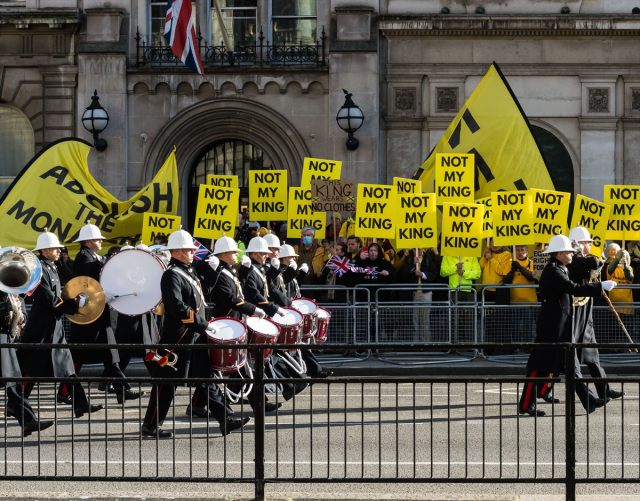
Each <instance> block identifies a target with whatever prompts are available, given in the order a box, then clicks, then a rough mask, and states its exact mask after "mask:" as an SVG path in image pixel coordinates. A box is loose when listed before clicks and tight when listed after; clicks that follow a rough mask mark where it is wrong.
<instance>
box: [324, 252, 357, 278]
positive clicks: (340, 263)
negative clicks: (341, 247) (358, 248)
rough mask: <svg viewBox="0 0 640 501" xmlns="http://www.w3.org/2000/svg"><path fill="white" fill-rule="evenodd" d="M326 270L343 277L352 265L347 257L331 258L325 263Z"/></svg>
mask: <svg viewBox="0 0 640 501" xmlns="http://www.w3.org/2000/svg"><path fill="white" fill-rule="evenodd" d="M327 268H329V269H330V270H331V271H333V272H334V273H335V274H336V275H337V276H339V277H341V276H343V275H344V274H345V273H346V272H347V271H350V270H351V269H353V264H351V262H350V261H349V258H348V257H340V256H332V257H331V259H329V262H328V263H327Z"/></svg>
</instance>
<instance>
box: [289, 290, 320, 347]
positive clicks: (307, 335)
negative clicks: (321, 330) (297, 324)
mask: <svg viewBox="0 0 640 501" xmlns="http://www.w3.org/2000/svg"><path fill="white" fill-rule="evenodd" d="M291 302H292V303H294V304H295V305H296V309H297V310H298V311H299V312H300V313H301V314H302V317H303V318H304V327H303V332H302V339H303V340H304V341H306V340H307V339H313V338H314V337H315V335H316V329H317V328H318V325H317V321H318V303H316V302H315V301H312V300H311V299H306V298H303V297H299V298H296V299H293V300H291Z"/></svg>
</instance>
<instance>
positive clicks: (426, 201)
mask: <svg viewBox="0 0 640 501" xmlns="http://www.w3.org/2000/svg"><path fill="white" fill-rule="evenodd" d="M396 246H397V247H396V248H398V249H414V248H417V247H423V248H424V247H437V246H438V221H437V217H436V196H435V194H433V193H424V194H417V195H412V194H408V195H401V194H397V195H396Z"/></svg>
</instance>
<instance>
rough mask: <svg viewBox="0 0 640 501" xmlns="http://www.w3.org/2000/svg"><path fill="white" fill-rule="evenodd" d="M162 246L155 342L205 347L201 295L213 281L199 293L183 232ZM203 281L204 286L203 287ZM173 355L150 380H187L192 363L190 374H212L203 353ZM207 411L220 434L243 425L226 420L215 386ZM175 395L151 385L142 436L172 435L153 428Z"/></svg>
mask: <svg viewBox="0 0 640 501" xmlns="http://www.w3.org/2000/svg"><path fill="white" fill-rule="evenodd" d="M167 248H168V249H169V250H170V251H171V261H170V262H169V268H168V269H167V271H165V272H164V274H163V275H162V279H161V281H160V288H161V290H162V300H163V303H164V305H165V312H164V320H163V323H162V330H161V332H160V344H182V345H185V346H189V345H191V344H195V343H197V344H204V343H206V342H207V341H206V336H207V333H209V332H211V333H215V332H216V327H215V326H214V325H213V324H210V323H208V322H207V320H206V318H205V307H206V303H205V300H204V296H205V295H206V294H209V293H210V292H211V289H213V287H214V285H215V280H213V279H212V278H213V277H210V280H207V281H206V282H205V287H204V289H203V287H202V285H201V283H200V279H199V277H198V275H197V273H196V272H195V270H194V268H193V266H192V262H193V255H194V253H195V249H196V246H195V245H193V238H192V237H191V235H190V234H189V233H187V232H186V231H184V230H178V231H175V232H173V233H172V234H171V235H170V237H169V244H168V246H167ZM207 282H209V283H207ZM175 355H177V357H178V360H177V362H176V363H175V365H174V368H175V369H176V370H175V371H174V370H173V369H172V368H171V367H169V366H167V365H165V366H160V365H157V366H154V369H153V376H154V377H166V378H182V379H185V380H187V378H188V375H189V368H190V365H191V364H192V363H193V376H194V377H197V378H209V377H211V376H212V373H211V367H210V366H209V364H208V360H207V359H208V352H207V351H206V350H189V349H181V350H176V352H175V353H174V354H173V355H172V356H175ZM209 388H210V390H209V395H210V397H211V396H212V395H213V396H214V398H213V399H212V398H210V399H209V411H210V412H211V414H212V415H213V416H214V418H215V419H216V420H217V421H218V422H219V423H220V431H221V433H222V434H223V435H226V434H228V433H230V432H231V431H233V430H235V429H238V428H241V427H242V426H244V425H245V424H246V423H247V422H248V421H249V418H248V417H246V418H244V419H243V420H240V419H233V418H231V417H230V413H231V411H230V410H229V409H226V408H225V406H224V402H223V398H222V394H221V392H220V390H219V388H218V387H217V386H216V385H214V384H211V385H209ZM174 392H175V387H174V385H171V384H167V385H163V384H159V385H154V386H153V388H152V390H151V396H150V398H149V406H148V407H147V412H146V415H145V418H144V423H143V425H142V433H143V434H144V435H148V436H156V435H157V436H159V437H160V438H168V437H171V436H172V433H171V432H169V431H166V430H161V429H159V426H161V425H162V423H163V421H164V419H165V418H166V416H167V413H168V411H169V408H170V407H171V402H172V401H173V397H174Z"/></svg>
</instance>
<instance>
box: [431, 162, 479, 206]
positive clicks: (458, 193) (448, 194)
mask: <svg viewBox="0 0 640 501" xmlns="http://www.w3.org/2000/svg"><path fill="white" fill-rule="evenodd" d="M473 162H474V160H473V155H464V154H454V153H439V154H437V155H436V195H437V196H438V204H439V205H442V204H444V203H456V204H462V203H473V176H474V163H473Z"/></svg>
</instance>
